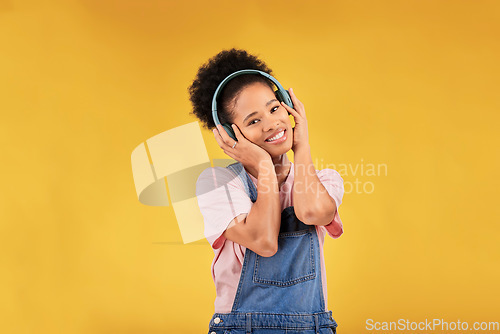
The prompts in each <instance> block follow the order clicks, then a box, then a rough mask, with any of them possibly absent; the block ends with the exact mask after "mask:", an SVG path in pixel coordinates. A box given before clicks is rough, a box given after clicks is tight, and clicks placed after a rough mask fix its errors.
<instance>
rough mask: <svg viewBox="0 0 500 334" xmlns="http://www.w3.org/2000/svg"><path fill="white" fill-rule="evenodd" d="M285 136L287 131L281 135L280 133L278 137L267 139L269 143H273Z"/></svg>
mask: <svg viewBox="0 0 500 334" xmlns="http://www.w3.org/2000/svg"><path fill="white" fill-rule="evenodd" d="M284 135H285V130H283V131H281V132H280V133H278V134H277V135H276V136H274V137H272V138H269V139H266V142H268V143H269V142H273V141H275V140H278V139H280V138H282V137H283V136H284Z"/></svg>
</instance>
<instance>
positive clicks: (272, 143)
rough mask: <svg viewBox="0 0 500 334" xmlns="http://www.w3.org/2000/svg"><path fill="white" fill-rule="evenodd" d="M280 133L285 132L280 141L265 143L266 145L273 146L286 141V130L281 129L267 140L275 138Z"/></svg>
mask: <svg viewBox="0 0 500 334" xmlns="http://www.w3.org/2000/svg"><path fill="white" fill-rule="evenodd" d="M281 131H285V133H283V137H281V138H280V139H276V140H274V141H266V143H267V144H271V145H275V144H281V143H283V142H284V141H285V140H286V139H287V132H286V129H282V130H279V131H278V132H276V133H274V134H273V135H272V136H270V137H269V138H272V137H274V136H276V135H277V134H278V133H280V132H281Z"/></svg>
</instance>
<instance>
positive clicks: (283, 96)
mask: <svg viewBox="0 0 500 334" xmlns="http://www.w3.org/2000/svg"><path fill="white" fill-rule="evenodd" d="M242 74H260V75H263V76H264V77H266V78H268V79H269V80H271V81H272V82H273V83H274V85H275V86H276V87H278V89H277V90H276V91H275V92H274V95H276V98H277V99H278V101H280V102H285V103H286V104H287V105H288V106H289V107H290V108H293V103H292V98H291V97H290V94H289V93H288V91H287V90H286V89H284V88H283V87H282V86H281V84H280V83H279V82H278V80H276V79H275V78H273V77H272V76H271V75H270V74H268V73H266V72H262V71H259V70H240V71H236V72H234V73H231V74H229V75H228V76H227V77H226V78H225V79H224V80H222V82H221V83H220V84H219V86H218V87H217V89H216V90H215V93H214V97H213V99H212V117H213V119H214V123H215V124H216V125H219V124H220V122H219V117H218V116H217V97H219V94H220V92H221V91H222V88H223V87H224V86H225V85H226V84H227V83H228V81H229V80H231V79H232V78H234V77H237V76H239V75H242ZM288 114H290V113H288ZM222 127H223V128H224V130H226V132H227V134H228V135H229V137H231V138H233V139H234V140H236V141H238V140H237V139H236V135H235V134H234V131H233V128H232V127H231V124H228V123H224V124H222Z"/></svg>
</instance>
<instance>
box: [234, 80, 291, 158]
mask: <svg viewBox="0 0 500 334" xmlns="http://www.w3.org/2000/svg"><path fill="white" fill-rule="evenodd" d="M232 110H233V123H235V124H236V125H237V126H238V127H239V129H240V131H241V132H242V133H243V135H244V136H245V138H247V139H248V140H249V141H251V142H253V143H254V144H256V145H258V146H260V147H262V148H263V149H264V150H266V151H267V152H268V153H269V154H270V155H271V157H273V158H276V157H279V156H281V155H282V154H284V153H286V152H288V151H289V150H290V149H291V148H292V144H293V130H292V124H291V122H290V118H289V117H288V112H287V111H286V109H285V107H283V106H282V105H281V103H280V102H279V101H278V99H276V96H275V95H274V92H273V91H272V89H271V88H270V87H269V86H267V85H265V84H263V83H259V82H257V83H253V84H250V85H248V86H246V87H245V88H243V90H242V91H241V92H240V93H239V94H238V96H237V97H236V100H235V103H234V104H233V108H232Z"/></svg>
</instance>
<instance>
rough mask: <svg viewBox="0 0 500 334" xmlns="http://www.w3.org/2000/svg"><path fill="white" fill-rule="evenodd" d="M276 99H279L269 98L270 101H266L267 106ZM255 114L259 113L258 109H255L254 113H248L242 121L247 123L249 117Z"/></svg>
mask: <svg viewBox="0 0 500 334" xmlns="http://www.w3.org/2000/svg"><path fill="white" fill-rule="evenodd" d="M274 101H278V100H277V99H272V100H269V101H268V102H267V103H266V107H267V106H268V105H270V104H271V103H273V102H274ZM255 114H257V111H254V112H252V113H250V114H248V115H247V117H245V119H244V120H243V122H242V123H245V122H246V120H247V119H249V118H250V117H252V116H253V115H255Z"/></svg>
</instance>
